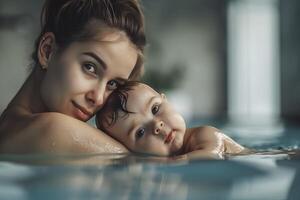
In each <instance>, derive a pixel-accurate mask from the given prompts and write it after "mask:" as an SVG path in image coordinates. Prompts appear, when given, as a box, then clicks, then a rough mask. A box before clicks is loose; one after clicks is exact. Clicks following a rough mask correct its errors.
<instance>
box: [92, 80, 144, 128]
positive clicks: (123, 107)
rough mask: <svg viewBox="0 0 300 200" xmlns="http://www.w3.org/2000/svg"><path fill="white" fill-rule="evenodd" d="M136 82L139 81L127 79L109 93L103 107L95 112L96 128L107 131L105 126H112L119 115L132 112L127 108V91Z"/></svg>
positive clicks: (135, 84)
mask: <svg viewBox="0 0 300 200" xmlns="http://www.w3.org/2000/svg"><path fill="white" fill-rule="evenodd" d="M138 84H141V82H138V81H128V82H126V83H125V84H124V85H121V86H120V87H118V88H117V89H116V90H114V91H113V92H112V93H111V94H110V96H109V97H108V99H107V101H106V103H105V104H104V106H103V108H102V109H101V110H100V111H98V112H97V114H96V125H97V128H99V129H100V130H102V131H105V132H107V133H108V132H109V131H108V130H107V128H108V127H110V126H113V125H114V124H115V123H116V121H117V120H118V118H119V117H126V116H127V115H128V114H130V113H134V112H131V111H129V110H128V109H127V100H128V91H130V90H132V89H133V88H134V87H135V86H137V85H138Z"/></svg>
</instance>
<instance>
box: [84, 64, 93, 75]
mask: <svg viewBox="0 0 300 200" xmlns="http://www.w3.org/2000/svg"><path fill="white" fill-rule="evenodd" d="M83 68H84V69H85V70H86V71H88V72H90V73H93V74H96V67H95V65H94V64H92V63H85V64H84V65H83Z"/></svg>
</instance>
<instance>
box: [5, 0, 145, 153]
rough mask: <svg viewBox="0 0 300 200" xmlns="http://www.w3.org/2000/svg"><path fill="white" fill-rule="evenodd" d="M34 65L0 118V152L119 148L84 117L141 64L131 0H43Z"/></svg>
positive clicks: (138, 18)
mask: <svg viewBox="0 0 300 200" xmlns="http://www.w3.org/2000/svg"><path fill="white" fill-rule="evenodd" d="M41 22H42V30H41V33H40V35H39V37H38V38H37V40H36V44H35V50H34V52H33V54H32V58H33V69H32V72H31V73H30V75H29V77H28V78H27V80H26V81H25V83H24V84H23V86H22V87H21V89H20V90H19V91H18V93H17V94H16V96H15V97H14V98H13V99H12V101H11V102H10V103H9V105H8V106H7V108H6V110H5V111H4V112H3V113H2V115H1V118H0V152H1V153H91V152H97V153H104V152H107V153H122V152H127V149H126V148H125V147H123V146H122V145H121V144H120V143H118V142H117V141H115V140H113V139H112V138H110V137H108V136H107V135H106V134H103V133H102V132H100V131H99V130H97V129H95V128H93V127H91V126H89V125H88V124H87V123H85V121H87V120H88V119H90V118H91V117H92V116H93V115H94V113H95V112H96V111H98V110H99V109H101V107H102V105H103V104H104V102H105V100H106V99H107V97H108V96H109V94H110V93H111V92H112V91H113V90H115V89H116V88H117V87H118V85H120V84H122V83H124V82H125V81H126V80H128V79H130V80H132V79H136V78H138V77H139V75H140V73H141V70H142V53H143V48H144V45H145V35H144V24H143V15H142V12H141V9H140V5H139V2H138V1H137V0H46V2H45V4H44V7H43V10H42V15H41Z"/></svg>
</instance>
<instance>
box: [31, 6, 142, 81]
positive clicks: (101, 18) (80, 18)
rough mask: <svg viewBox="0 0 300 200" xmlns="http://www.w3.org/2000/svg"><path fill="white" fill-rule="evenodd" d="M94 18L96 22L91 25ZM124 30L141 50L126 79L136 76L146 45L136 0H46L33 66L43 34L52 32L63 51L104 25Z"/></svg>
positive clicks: (138, 72)
mask: <svg viewBox="0 0 300 200" xmlns="http://www.w3.org/2000/svg"><path fill="white" fill-rule="evenodd" d="M94 21H96V22H97V24H96V28H95V24H90V23H91V22H94ZM105 26H106V27H111V28H116V29H119V30H121V31H124V32H125V33H126V34H127V36H128V38H129V39H130V40H131V42H132V43H133V44H134V45H135V46H136V47H137V49H138V50H139V51H140V54H139V56H138V60H137V62H136V65H135V67H134V69H133V71H132V73H131V75H130V77H129V79H132V80H133V79H136V78H139V76H140V75H141V73H142V69H143V50H144V46H145V44H146V38H145V27H144V16H143V13H142V10H141V7H140V3H139V0H46V1H45V4H44V6H43V10H42V13H41V33H40V35H39V36H38V38H37V39H36V41H35V49H34V52H33V53H32V56H31V57H32V59H33V66H34V67H36V66H37V65H38V63H39V61H38V57H37V52H38V47H39V42H40V40H41V38H42V37H43V35H44V34H45V33H47V32H52V33H53V34H54V35H55V39H56V44H57V45H58V47H59V50H60V51H62V50H63V49H65V48H66V47H68V45H70V44H71V43H72V42H76V41H84V40H89V39H92V38H93V37H94V36H95V35H96V34H97V32H96V31H97V30H99V29H101V28H103V27H105Z"/></svg>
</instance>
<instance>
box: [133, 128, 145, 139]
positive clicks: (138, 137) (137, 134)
mask: <svg viewBox="0 0 300 200" xmlns="http://www.w3.org/2000/svg"><path fill="white" fill-rule="evenodd" d="M144 135H145V129H144V128H140V129H139V130H137V132H136V134H135V137H136V139H140V138H142V137H143V136H144Z"/></svg>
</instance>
